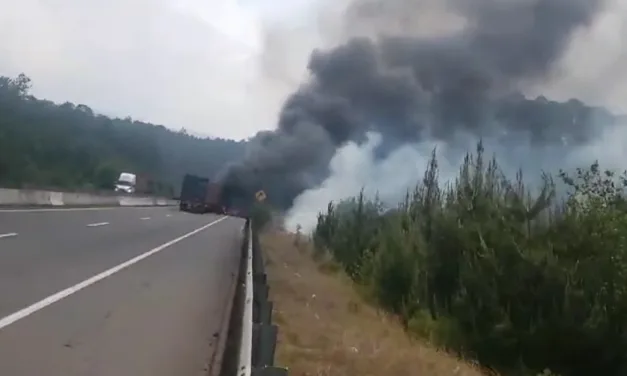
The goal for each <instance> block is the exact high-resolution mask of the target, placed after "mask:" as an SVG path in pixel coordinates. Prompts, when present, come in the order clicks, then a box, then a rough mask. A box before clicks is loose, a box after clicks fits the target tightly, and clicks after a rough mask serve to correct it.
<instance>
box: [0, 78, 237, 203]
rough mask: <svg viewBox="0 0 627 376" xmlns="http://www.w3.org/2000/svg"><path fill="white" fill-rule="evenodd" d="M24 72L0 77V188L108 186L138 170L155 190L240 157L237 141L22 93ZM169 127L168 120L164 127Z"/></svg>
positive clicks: (211, 171)
mask: <svg viewBox="0 0 627 376" xmlns="http://www.w3.org/2000/svg"><path fill="white" fill-rule="evenodd" d="M30 85H31V81H30V79H29V78H28V77H27V76H25V75H20V76H19V77H17V78H8V77H0V186H2V187H29V186H30V187H48V188H63V189H108V188H110V187H111V184H112V182H113V181H114V180H115V179H116V177H117V174H119V173H120V172H121V171H133V172H137V173H144V174H148V175H149V176H151V177H152V178H153V179H155V180H156V181H158V182H159V183H160V184H159V190H161V191H162V192H163V193H169V192H170V191H171V192H173V193H175V192H178V189H179V185H180V179H181V177H182V175H183V174H185V173H187V172H189V173H194V174H199V175H203V176H213V175H214V174H216V173H217V172H218V171H219V170H220V169H221V168H222V167H223V166H224V165H225V164H226V163H228V162H230V161H234V160H237V159H239V158H241V157H242V155H243V150H244V146H245V141H240V142H237V141H232V140H224V139H208V138H205V139H203V138H198V137H194V136H191V135H188V134H187V133H186V132H185V131H178V132H176V131H172V130H170V129H167V128H165V127H164V126H161V125H154V124H150V123H144V122H139V121H133V120H132V119H131V118H125V119H117V118H115V119H114V118H109V117H107V116H104V115H99V114H97V113H95V112H94V111H93V110H92V109H91V108H89V107H88V106H86V105H83V104H73V103H67V102H66V103H64V104H60V105H59V104H55V103H53V102H50V101H47V100H41V99H37V98H35V97H33V96H32V95H30V94H29V89H30ZM170 125H175V124H170Z"/></svg>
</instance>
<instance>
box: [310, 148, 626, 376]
mask: <svg viewBox="0 0 627 376" xmlns="http://www.w3.org/2000/svg"><path fill="white" fill-rule="evenodd" d="M559 177H560V180H561V181H562V182H563V183H565V185H566V186H567V187H569V191H568V192H567V194H566V196H565V197H564V198H563V199H562V200H559V201H558V200H557V199H556V189H555V184H554V182H553V180H552V178H551V177H550V176H548V175H542V176H541V182H542V183H541V185H540V186H539V189H538V191H537V193H533V191H532V190H530V189H529V188H528V187H527V186H526V185H525V182H524V179H523V175H522V172H520V171H519V172H518V174H517V175H516V178H515V179H514V180H510V179H507V178H506V177H505V176H504V174H503V173H502V172H501V170H500V168H499V166H498V164H497V161H496V160H495V159H494V158H492V159H491V160H489V161H486V160H484V150H483V147H482V145H481V144H479V145H478V146H477V150H476V153H475V154H468V155H467V156H466V158H465V160H464V162H463V164H462V165H461V166H460V170H459V174H458V176H457V179H456V180H455V181H454V182H451V183H450V184H448V185H446V186H444V187H442V186H441V185H440V183H439V181H438V166H437V159H436V156H435V152H434V154H433V156H432V158H431V160H430V162H429V164H428V166H427V168H426V172H425V175H424V178H423V179H422V181H421V182H420V184H418V185H417V186H416V187H415V189H414V190H413V192H411V193H409V194H408V195H407V197H406V199H405V200H404V201H403V202H401V203H400V204H399V205H398V207H397V208H395V209H393V210H387V211H385V210H383V208H382V205H381V204H380V203H379V202H378V200H376V199H374V200H368V199H366V198H365V197H364V195H363V192H362V193H361V194H360V195H359V196H357V197H356V198H354V199H351V200H348V201H344V202H340V203H339V204H337V205H336V204H333V203H330V204H329V207H328V210H327V212H326V213H321V214H320V215H319V217H318V226H317V228H316V230H315V232H314V241H315V245H316V247H317V248H318V249H324V250H326V251H328V252H330V254H331V255H332V256H333V257H334V258H335V260H336V261H337V262H338V263H339V264H341V265H342V267H343V268H344V269H345V271H346V272H347V273H348V275H349V276H350V277H351V278H353V279H354V280H355V281H356V282H357V283H359V284H361V285H364V286H367V288H368V290H369V291H370V292H371V293H372V294H373V295H374V296H375V298H376V299H377V301H378V302H379V303H380V304H381V305H382V306H383V307H384V308H386V309H388V310H389V311H391V312H394V313H396V314H398V315H399V316H400V317H401V319H402V320H403V322H404V323H405V325H406V327H407V328H408V329H409V330H412V331H415V332H419V333H421V334H422V335H424V336H427V337H428V338H430V339H431V340H432V341H434V342H437V343H438V344H439V345H442V346H444V347H447V348H449V349H451V350H455V351H459V352H461V353H464V354H465V355H470V356H473V357H476V358H477V359H478V360H479V361H481V362H482V363H484V364H486V365H488V366H491V367H495V368H497V369H500V370H504V371H514V372H516V373H518V374H537V373H540V372H543V371H544V370H545V369H550V370H552V371H553V372H558V373H559V374H562V375H590V374H604V375H616V374H624V373H625V372H627V358H626V354H627V336H626V334H625V333H626V329H627V327H626V324H627V258H626V256H627V253H626V251H627V215H626V210H625V207H626V205H625V200H624V199H623V195H622V193H623V189H624V187H625V185H626V184H625V181H626V179H625V174H623V175H621V176H616V175H614V173H612V172H610V171H601V169H600V168H599V165H598V163H594V164H592V165H591V166H590V167H589V168H587V169H578V170H576V171H575V176H570V175H568V174H567V173H566V172H561V173H560V175H559Z"/></svg>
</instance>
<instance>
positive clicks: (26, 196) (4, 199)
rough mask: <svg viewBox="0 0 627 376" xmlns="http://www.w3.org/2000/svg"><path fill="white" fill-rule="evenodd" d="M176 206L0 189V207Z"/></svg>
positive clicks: (157, 199) (127, 198) (129, 198)
mask: <svg viewBox="0 0 627 376" xmlns="http://www.w3.org/2000/svg"><path fill="white" fill-rule="evenodd" d="M177 204H178V202H177V201H175V200H170V199H167V198H163V197H146V196H143V197H142V196H116V195H112V194H100V195H99V194H93V193H77V192H58V191H44V190H34V189H7V188H0V206H54V207H59V206H71V207H77V206H174V205H177Z"/></svg>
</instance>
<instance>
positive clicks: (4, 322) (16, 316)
mask: <svg viewBox="0 0 627 376" xmlns="http://www.w3.org/2000/svg"><path fill="white" fill-rule="evenodd" d="M227 218H228V217H222V218H220V219H217V220H215V221H213V222H210V223H208V224H206V225H204V226H202V227H199V228H197V229H195V230H193V231H191V232H188V233H187V234H185V235H182V236H179V237H178V238H176V239H173V240H170V241H169V242H167V243H164V244H162V245H160V246H158V247H157V248H153V249H151V250H150V251H148V252H146V253H143V254H141V255H139V256H136V257H134V258H132V259H130V260H128V261H126V262H123V263H121V264H119V265H117V266H114V267H112V268H111V269H108V270H105V271H104V272H102V273H100V274H97V275H95V276H93V277H91V278H88V279H86V280H84V281H83V282H80V283H77V284H76V285H74V286H72V287H68V288H66V289H65V290H62V291H59V292H57V293H56V294H53V295H50V296H49V297H47V298H44V299H42V300H40V301H38V302H37V303H34V304H32V305H30V306H28V307H26V308H24V309H21V310H19V311H17V312H15V313H12V314H10V315H9V316H6V317H4V318H2V319H0V330H2V329H3V328H5V327H7V326H9V325H11V324H13V323H15V322H16V321H19V320H21V319H23V318H25V317H27V316H30V315H32V314H33V313H35V312H37V311H40V310H42V309H44V308H46V307H47V306H49V305H51V304H54V303H56V302H58V301H60V300H62V299H64V298H67V297H68V296H70V295H72V294H74V293H77V292H79V291H80V290H82V289H84V288H86V287H88V286H90V285H93V284H94V283H96V282H100V281H101V280H103V279H105V278H107V277H110V276H112V275H113V274H115V273H117V272H119V271H120V270H123V269H126V268H128V267H129V266H131V265H133V264H136V263H138V262H140V261H141V260H143V259H145V258H147V257H150V256H152V255H154V254H155V253H157V252H161V251H163V250H164V249H166V248H168V247H169V246H171V245H174V244H176V243H178V242H180V241H181V240H183V239H186V238H189V237H190V236H192V235H195V234H197V233H199V232H201V231H203V230H206V229H207V228H209V227H211V226H213V225H215V224H216V223H218V222H222V221H223V220H225V219H227Z"/></svg>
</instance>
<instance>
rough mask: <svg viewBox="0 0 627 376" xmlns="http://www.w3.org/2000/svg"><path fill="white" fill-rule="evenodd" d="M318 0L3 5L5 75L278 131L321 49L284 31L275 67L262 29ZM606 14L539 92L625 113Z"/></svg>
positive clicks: (193, 117)
mask: <svg viewBox="0 0 627 376" xmlns="http://www.w3.org/2000/svg"><path fill="white" fill-rule="evenodd" d="M314 1H317V2H320V1H324V0H240V2H239V3H238V2H236V1H235V0H0V6H1V8H0V9H2V10H3V11H2V12H1V13H0V75H8V76H15V75H17V74H18V73H20V72H24V73H26V74H27V75H29V76H30V77H31V78H32V79H33V82H34V87H33V92H34V94H35V95H36V96H39V97H43V98H47V99H51V100H54V101H57V102H64V101H72V102H77V103H84V104H87V105H89V106H91V107H92V108H93V109H94V110H95V111H97V112H101V113H105V114H108V115H115V116H127V115H130V116H132V117H133V118H135V119H140V120H146V121H151V122H154V123H158V124H163V125H165V126H168V127H170V128H174V129H179V128H182V127H186V128H187V129H188V130H191V131H194V132H197V133H200V134H203V135H211V136H221V137H229V138H245V137H248V136H251V135H252V134H254V133H255V132H256V131H258V130H260V129H269V128H273V127H274V125H275V120H276V115H277V111H278V110H279V108H280V105H281V103H282V101H283V99H284V98H285V96H286V95H287V94H288V93H289V92H290V91H291V90H293V89H294V88H295V85H296V82H298V81H299V77H300V76H299V75H300V74H302V73H303V72H304V68H305V62H306V57H307V55H308V53H309V51H310V49H311V48H312V47H313V46H315V45H316V40H315V38H314V39H311V30H308V31H307V32H303V31H302V30H301V31H299V29H298V28H297V26H294V29H293V30H291V31H289V33H286V31H285V30H286V29H285V28H283V29H281V30H280V31H279V32H278V33H279V34H282V36H281V35H279V38H278V39H279V40H282V38H283V37H285V36H286V35H287V34H289V38H283V39H290V40H291V41H292V44H287V45H285V44H284V45H280V46H278V47H277V46H276V45H275V46H274V47H273V49H271V50H272V51H273V52H272V54H273V56H272V58H271V59H270V60H268V53H267V51H268V48H267V45H265V46H266V48H265V49H264V48H263V46H264V42H268V40H269V39H268V36H269V35H272V34H271V33H269V32H268V29H267V27H266V28H263V25H266V26H267V25H269V24H272V23H273V22H277V23H278V22H283V23H285V22H286V20H289V21H290V22H291V23H292V24H294V25H298V24H299V22H301V21H303V22H301V23H307V22H311V20H308V17H309V18H311V12H309V11H308V6H310V5H311V3H312V2H314ZM339 2H340V0H338V1H337V3H339ZM610 3H611V6H610V7H609V8H608V9H607V11H606V12H605V13H604V15H603V16H602V17H600V18H599V19H598V20H597V22H596V23H595V28H594V30H593V32H592V33H586V35H581V36H578V37H577V38H576V40H575V41H574V42H573V47H572V48H571V50H570V51H569V53H568V54H567V56H566V58H565V59H564V62H563V64H562V66H563V69H562V76H561V78H560V79H558V80H555V81H553V82H552V85H549V87H543V88H541V89H540V90H538V91H539V92H543V93H548V94H549V96H553V97H557V98H567V97H570V96H577V97H580V98H582V99H584V100H587V101H591V102H595V103H597V104H605V105H608V106H610V107H612V108H614V109H618V110H621V111H627V89H626V88H627V85H626V80H625V76H626V75H625V72H626V70H627V59H626V56H627V53H626V52H625V51H626V50H627V49H626V48H625V46H626V45H627V38H625V37H624V36H625V35H627V28H626V27H625V25H626V24H627V0H611V1H610ZM262 21H265V22H262ZM309 26H311V25H309ZM301 29H302V28H301ZM299 32H301V34H302V35H300V37H298V35H299V34H298V33H299ZM275 34H276V33H275ZM306 37H309V39H307V38H306ZM299 38H300V39H299ZM270 40H272V39H271V38H270ZM274 42H275V44H276V40H275V41H274ZM283 42H284V41H283ZM279 44H280V43H279ZM261 51H266V53H265V54H261Z"/></svg>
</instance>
